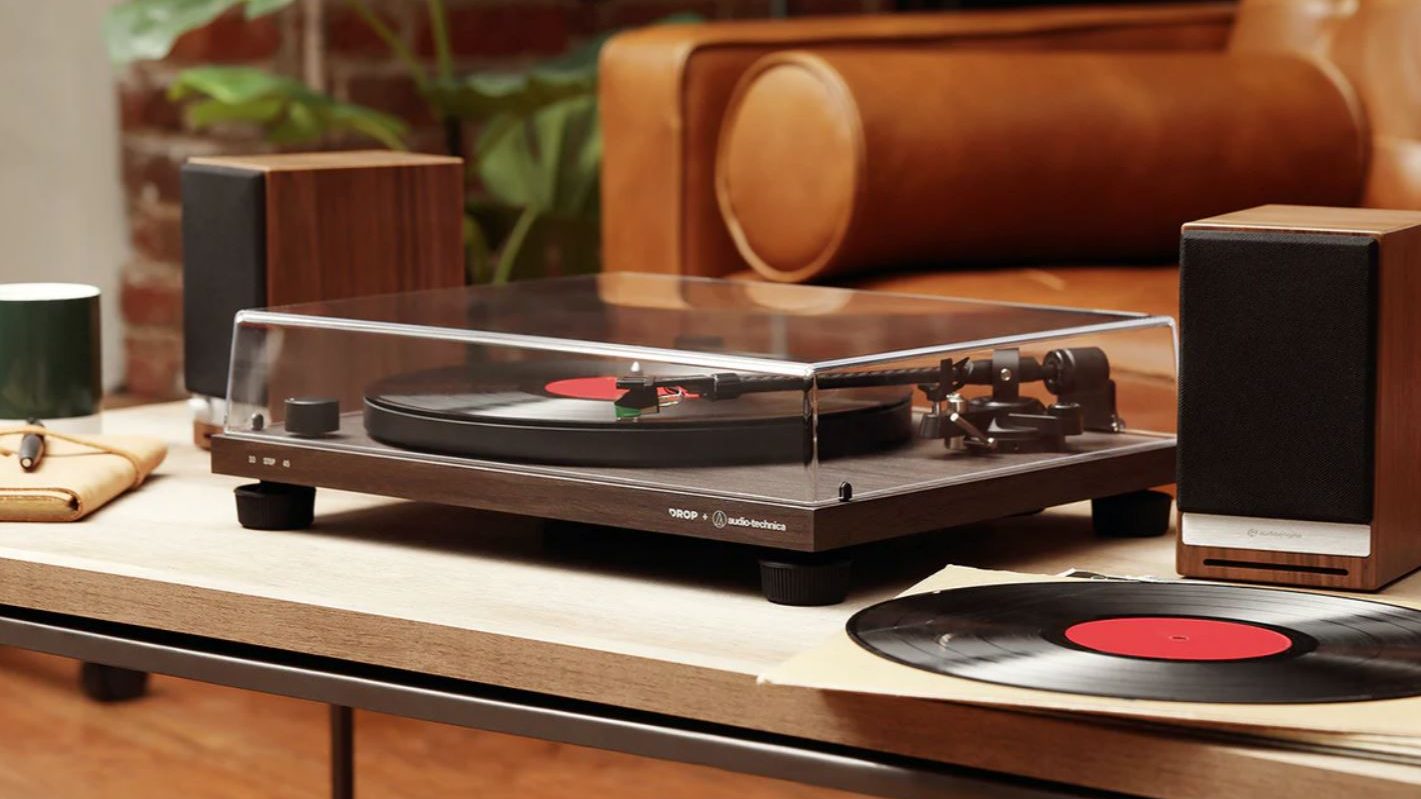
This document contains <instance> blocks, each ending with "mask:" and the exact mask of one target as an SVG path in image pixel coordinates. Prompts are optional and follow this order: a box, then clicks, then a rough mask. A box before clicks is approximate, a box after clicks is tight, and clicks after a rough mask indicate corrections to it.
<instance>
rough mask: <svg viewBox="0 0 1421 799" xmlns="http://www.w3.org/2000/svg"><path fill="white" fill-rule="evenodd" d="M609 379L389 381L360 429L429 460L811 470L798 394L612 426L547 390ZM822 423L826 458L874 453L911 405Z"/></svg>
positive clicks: (897, 402)
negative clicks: (788, 465) (805, 465)
mask: <svg viewBox="0 0 1421 799" xmlns="http://www.w3.org/2000/svg"><path fill="white" fill-rule="evenodd" d="M623 369H624V367H623ZM668 373H669V372H668V370H667V369H665V368H658V369H657V370H656V371H655V374H657V375H665V374H668ZM616 374H618V369H617V366H616V365H612V364H607V363H597V362H590V363H588V362H563V361H552V362H533V363H524V364H480V365H471V366H454V367H443V368H439V369H430V370H425V371H419V372H409V373H403V374H397V375H392V376H390V377H387V378H384V379H382V380H379V381H377V382H375V383H373V384H371V385H370V386H368V387H367V388H366V392H365V428H366V431H367V432H368V433H369V434H370V436H371V438H374V439H375V440H377V441H380V442H382V443H386V444H391V445H393V446H397V447H403V448H408V449H413V450H419V451H424V452H432V453H440V454H450V455H462V456H467V457H475V458H483V459H493V460H510V461H525V462H533V463H549V464H566V465H577V466H694V465H714V464H743V463H769V462H784V461H794V460H807V459H808V457H809V455H810V453H811V452H812V444H813V441H812V439H811V437H810V433H811V432H812V430H811V426H810V424H809V423H808V421H807V416H806V409H805V400H804V395H803V393H801V392H799V391H779V392H767V393H762V394H747V395H745V396H741V397H737V398H734V399H725V400H715V401H712V400H708V399H703V398H699V397H689V398H686V399H683V400H682V401H681V402H679V403H677V404H674V405H668V406H665V407H662V408H661V409H660V410H659V411H657V412H655V413H643V414H641V415H640V416H639V417H637V418H634V419H626V418H623V419H619V418H617V413H616V408H615V406H614V404H613V402H612V401H611V400H609V399H581V398H573V397H567V396H559V395H557V394H555V393H553V392H551V391H549V390H548V388H547V386H548V385H549V384H552V383H554V382H555V381H560V380H574V379H577V378H584V377H586V378H605V377H610V376H615V375H616ZM694 374H705V372H695V373H694ZM818 411H819V431H818V447H819V455H820V457H821V458H834V457H842V456H846V455H854V454H862V453H867V452H873V451H876V450H880V449H883V448H886V447H891V446H895V445H897V444H901V443H903V442H904V441H906V440H907V439H908V438H910V437H911V435H912V427H913V425H912V397H911V394H910V391H909V390H908V389H905V388H900V387H890V388H870V389H848V390H835V391H832V392H820V393H819V397H818Z"/></svg>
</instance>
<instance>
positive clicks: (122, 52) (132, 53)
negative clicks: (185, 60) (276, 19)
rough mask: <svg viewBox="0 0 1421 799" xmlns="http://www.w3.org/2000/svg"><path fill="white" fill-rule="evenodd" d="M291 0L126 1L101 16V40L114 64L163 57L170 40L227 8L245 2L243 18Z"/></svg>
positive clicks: (251, 17) (261, 12) (252, 16)
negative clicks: (102, 21) (102, 19)
mask: <svg viewBox="0 0 1421 799" xmlns="http://www.w3.org/2000/svg"><path fill="white" fill-rule="evenodd" d="M292 2H293V0H127V2H124V3H120V4H118V5H116V6H114V7H113V8H110V9H109V12H108V14H107V15H105V17H104V42H105V43H106V44H107V45H108V51H109V58H110V59H112V60H113V61H114V63H116V64H127V63H130V62H133V61H142V60H145V59H158V58H163V57H164V56H166V55H167V54H168V53H170V52H172V49H173V43H174V42H176V41H177V40H178V37H180V36H182V35H183V34H184V33H187V32H188V31H192V30H197V29H198V28H201V27H203V26H204V25H207V24H208V23H210V22H212V21H213V20H214V19H217V18H218V17H220V16H222V14H223V13H224V12H226V11H228V10H229V9H232V8H236V7H237V6H239V5H245V6H246V8H245V11H246V15H247V19H253V18H255V17H259V16H262V15H264V14H270V13H272V12H274V11H280V10H281V9H283V8H285V7H286V6H289V5H291V3H292Z"/></svg>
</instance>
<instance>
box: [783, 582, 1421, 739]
mask: <svg viewBox="0 0 1421 799" xmlns="http://www.w3.org/2000/svg"><path fill="white" fill-rule="evenodd" d="M1061 582H1066V583H1068V584H1079V583H1081V582H1082V581H1080V580H1079V579H1077V578H1065V577H1052V576H1046V575H1029V574H1018V573H1013V572H1001V571H987V570H982V569H972V568H967V567H962V566H949V567H947V568H945V569H943V570H942V571H939V572H938V573H936V574H934V575H932V576H931V577H929V578H927V579H926V580H923V581H922V582H920V583H918V584H917V585H915V586H913V587H912V588H910V589H909V590H908V591H906V592H904V593H903V594H902V595H901V596H911V595H916V594H924V593H928V592H932V591H938V590H944V589H956V588H971V587H975V586H993V585H1004V584H1005V585H1037V584H1045V583H1061ZM1187 584H1191V585H1198V583H1187ZM1255 590H1258V591H1264V592H1269V593H1271V594H1277V595H1278V596H1279V597H1280V598H1289V597H1292V596H1293V595H1295V594H1298V593H1301V594H1303V595H1304V596H1319V597H1327V598H1333V596H1334V595H1328V594H1322V593H1320V592H1297V591H1292V590H1288V589H1272V588H1259V589H1255ZM1357 601H1364V602H1368V601H1379V602H1380V603H1382V604H1384V605H1387V606H1395V607H1398V608H1404V609H1407V610H1412V611H1414V610H1416V603H1415V602H1412V601H1409V600H1400V599H1398V600H1389V599H1388V598H1387V597H1386V595H1384V594H1383V595H1380V596H1377V597H1375V598H1372V597H1368V598H1367V599H1365V600H1357ZM848 615H851V614H846V617H845V620H846V621H847V618H848ZM760 680H761V681H762V682H764V683H768V684H774V685H791V686H798V687H805V688H815V689H821V690H830V691H848V692H858V693H870V694H886V695H892V696H905V697H917V698H922V699H934V700H945V701H953V702H964V703H969V704H978V705H996V706H1003V707H1015V708H1020V709H1030V710H1038V711H1039V710H1048V711H1067V712H1082V713H1100V714H1106V715H1115V716H1125V717H1133V718H1142V719H1149V720H1155V721H1164V722H1175V723H1190V724H1205V725H1211V726H1212V725H1229V726H1243V727H1251V728H1264V729H1286V730H1316V731H1320V732H1326V733H1334V734H1339V733H1345V734H1375V735H1386V736H1406V737H1409V738H1421V697H1415V696H1408V697H1400V698H1389V699H1372V700H1361V701H1328V702H1304V703H1298V704H1284V703H1278V702H1237V701H1230V702H1219V701H1210V702H1205V701H1168V700H1158V699H1134V698H1126V697H1120V696H1101V695H1094V694H1087V693H1072V692H1066V691H1058V690H1043V689H1041V688H1028V687H1022V686H1019V685H1006V684H1001V683H993V682H986V681H983V680H975V679H967V678H965V677H961V676H954V675H950V674H941V673H937V672H935V671H929V670H925V669H921V668H916V667H913V666H909V665H905V664H903V663H900V662H895V661H894V660H890V659H888V658H886V657H880V656H879V655H875V654H872V653H870V652H869V651H868V650H866V649H864V648H863V647H862V646H860V645H859V644H858V643H856V642H855V641H854V640H853V639H852V638H851V637H850V635H849V633H848V631H847V629H845V630H844V631H841V632H839V633H836V634H835V635H834V636H833V637H832V638H831V639H830V640H829V641H827V642H825V643H824V644H822V645H820V646H818V647H815V648H813V649H810V650H808V651H806V652H803V653H801V654H799V655H796V656H794V657H792V658H790V659H789V660H787V661H785V662H784V663H781V664H780V665H778V666H776V667H774V668H772V669H770V670H768V671H766V672H764V673H763V674H761V675H760Z"/></svg>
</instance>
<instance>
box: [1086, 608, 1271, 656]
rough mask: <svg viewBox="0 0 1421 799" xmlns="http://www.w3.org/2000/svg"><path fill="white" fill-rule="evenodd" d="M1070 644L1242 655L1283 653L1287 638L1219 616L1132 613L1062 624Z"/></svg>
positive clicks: (1113, 650) (1107, 650)
mask: <svg viewBox="0 0 1421 799" xmlns="http://www.w3.org/2000/svg"><path fill="white" fill-rule="evenodd" d="M1065 636H1066V638H1067V640H1069V641H1070V642H1071V643H1073V644H1075V645H1077V646H1081V647H1084V648H1086V649H1089V650H1092V651H1094V652H1102V653H1104V654H1107V655H1126V656H1128V657H1137V658H1155V659H1158V660H1207V661H1214V660H1248V659H1252V658H1262V657H1268V656H1269V655H1276V654H1279V653H1281V652H1286V651H1288V649H1290V648H1291V647H1292V645H1293V641H1292V639H1290V638H1289V637H1288V636H1286V635H1283V634H1282V633H1280V632H1278V631H1276V630H1270V629H1269V628H1267V627H1260V626H1258V625H1256V624H1246V623H1244V622H1237V621H1224V620H1222V619H1196V618H1187V617H1177V616H1133V617H1127V618H1118V619H1098V620H1096V621H1087V622H1081V623H1080V624H1073V625H1071V626H1070V627H1067V628H1066V631H1065Z"/></svg>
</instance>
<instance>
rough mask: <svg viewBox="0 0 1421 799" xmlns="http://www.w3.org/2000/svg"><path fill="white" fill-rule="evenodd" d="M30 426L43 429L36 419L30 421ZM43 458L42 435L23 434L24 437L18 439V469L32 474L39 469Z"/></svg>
mask: <svg viewBox="0 0 1421 799" xmlns="http://www.w3.org/2000/svg"><path fill="white" fill-rule="evenodd" d="M29 423H30V424H31V425H34V426H36V427H44V425H43V424H41V423H40V421H39V420H38V419H31V420H30V421H29ZM43 457H44V435H43V434H42V433H25V437H24V438H22V439H20V468H21V469H24V470H25V471H27V472H32V471H34V470H35V469H38V468H39V462H40V459H41V458H43Z"/></svg>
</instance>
